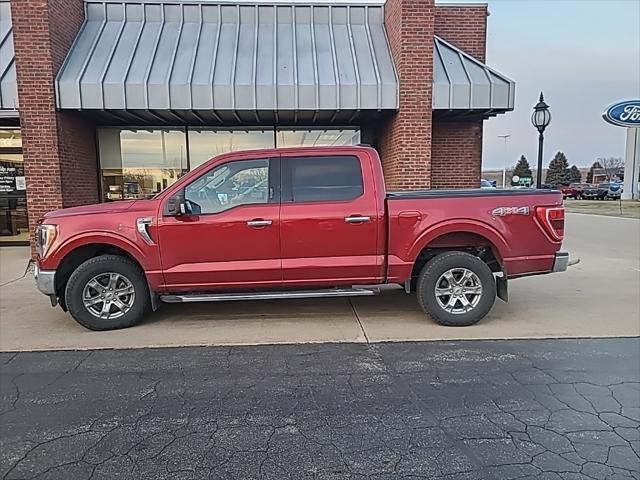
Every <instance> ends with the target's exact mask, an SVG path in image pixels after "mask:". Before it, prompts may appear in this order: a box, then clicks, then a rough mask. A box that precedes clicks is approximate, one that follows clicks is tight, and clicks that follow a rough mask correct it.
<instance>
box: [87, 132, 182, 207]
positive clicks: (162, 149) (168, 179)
mask: <svg viewBox="0 0 640 480" xmlns="http://www.w3.org/2000/svg"><path fill="white" fill-rule="evenodd" d="M98 148H99V151H100V168H101V171H102V191H103V197H104V200H106V201H110V200H127V199H138V198H150V197H152V196H154V195H155V194H156V193H158V192H161V191H162V190H164V189H165V188H167V187H168V186H169V185H171V184H172V183H174V182H175V181H176V180H178V178H180V177H181V176H182V175H183V174H184V173H185V172H187V171H188V161H187V146H186V135H185V131H184V130H183V129H161V130H142V129H139V130H121V129H114V128H103V129H99V130H98Z"/></svg>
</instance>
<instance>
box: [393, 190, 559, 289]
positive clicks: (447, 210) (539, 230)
mask: <svg viewBox="0 0 640 480" xmlns="http://www.w3.org/2000/svg"><path fill="white" fill-rule="evenodd" d="M386 204H387V205H386V209H387V214H388V240H387V242H388V245H389V252H388V253H389V260H388V261H389V276H390V277H392V278H393V277H396V276H398V277H400V276H402V275H406V271H405V270H404V269H406V268H409V264H411V262H412V261H413V259H414V258H416V256H417V255H418V253H419V251H418V250H419V246H424V245H430V246H432V247H433V248H442V249H451V248H464V247H465V246H472V245H476V246H477V245H486V246H487V247H489V248H491V250H492V252H493V253H494V256H495V258H496V259H497V260H498V261H499V262H500V263H501V265H502V266H503V268H504V271H505V273H506V274H507V276H508V277H516V276H521V275H525V274H532V273H546V272H550V271H551V270H552V269H553V264H554V260H555V253H556V252H557V251H558V250H559V249H560V245H561V241H559V240H556V239H552V238H550V236H549V234H548V232H546V231H545V228H544V227H543V225H542V222H541V221H540V219H539V218H538V213H537V212H538V209H539V208H545V207H546V208H554V207H560V206H562V193H561V192H559V191H556V190H536V189H513V190H502V189H495V190H494V189H488V188H487V189H480V188H478V189H468V190H420V191H402V192H388V193H387V195H386ZM396 272H399V273H396Z"/></svg>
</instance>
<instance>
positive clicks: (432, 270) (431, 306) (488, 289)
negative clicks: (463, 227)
mask: <svg viewBox="0 0 640 480" xmlns="http://www.w3.org/2000/svg"><path fill="white" fill-rule="evenodd" d="M448 293H450V294H448ZM416 294H417V296H418V303H419V304H420V307H422V309H423V310H424V311H425V313H427V314H428V315H429V316H431V317H432V318H433V319H434V320H435V321H436V322H437V323H439V324H440V325H445V326H452V327H454V326H455V327H461V326H468V325H473V324H475V323H477V322H479V321H480V320H482V318H484V316H485V315H486V314H487V313H489V310H491V307H492V306H493V303H494V302H495V299H496V281H495V278H494V277H493V273H492V272H491V269H490V268H489V266H488V265H487V264H486V263H484V262H483V261H482V260H480V259H479V258H478V257H475V256H473V255H471V254H469V253H465V252H455V251H452V252H446V253H442V254H440V255H437V256H436V257H434V258H432V259H431V260H429V262H427V264H426V265H425V266H424V267H423V269H422V271H421V272H420V276H419V277H418V284H417V287H416Z"/></svg>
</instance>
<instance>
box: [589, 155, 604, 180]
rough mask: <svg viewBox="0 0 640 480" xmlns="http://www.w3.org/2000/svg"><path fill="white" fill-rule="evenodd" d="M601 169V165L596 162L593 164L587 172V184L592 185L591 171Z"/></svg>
mask: <svg viewBox="0 0 640 480" xmlns="http://www.w3.org/2000/svg"><path fill="white" fill-rule="evenodd" d="M600 168H602V164H601V163H600V162H598V161H597V160H596V161H595V162H593V165H591V168H590V169H589V171H588V172H587V183H593V171H594V170H597V169H600Z"/></svg>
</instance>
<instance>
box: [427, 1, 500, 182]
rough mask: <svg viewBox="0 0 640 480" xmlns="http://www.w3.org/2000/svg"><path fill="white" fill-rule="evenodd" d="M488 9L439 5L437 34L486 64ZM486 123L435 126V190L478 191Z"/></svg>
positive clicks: (468, 122) (432, 177)
mask: <svg viewBox="0 0 640 480" xmlns="http://www.w3.org/2000/svg"><path fill="white" fill-rule="evenodd" d="M487 16H488V10H487V6H486V5H465V6H455V5H450V6H447V5H438V6H437V7H436V17H435V22H434V23H435V25H434V31H435V34H436V35H438V36H439V37H440V38H443V39H444V40H446V41H447V42H449V43H451V44H452V45H455V46H456V47H458V48H459V49H461V50H462V51H464V52H466V53H468V54H469V55H471V56H473V57H475V58H477V59H478V60H480V61H482V62H484V61H485V57H486V36H487ZM482 123H483V122H482V120H471V121H469V120H467V121H464V122H443V121H441V120H435V121H434V122H433V127H432V128H433V142H432V151H431V186H432V188H477V187H478V186H479V185H480V173H481V168H482V126H483V125H482Z"/></svg>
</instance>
